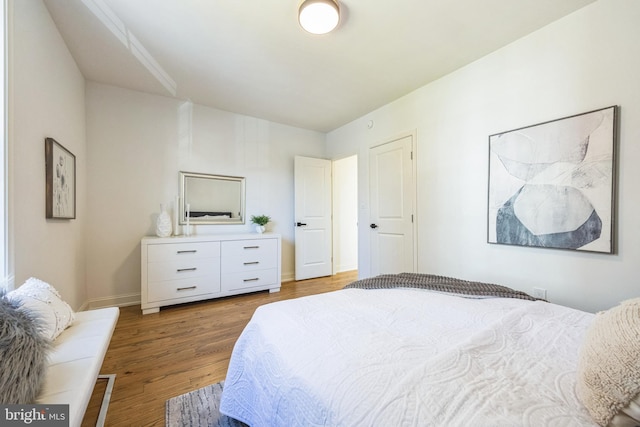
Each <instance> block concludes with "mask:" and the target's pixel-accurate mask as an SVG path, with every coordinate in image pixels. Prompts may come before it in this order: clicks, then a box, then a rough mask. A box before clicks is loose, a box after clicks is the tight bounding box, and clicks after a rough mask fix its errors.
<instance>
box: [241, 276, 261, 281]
mask: <svg viewBox="0 0 640 427" xmlns="http://www.w3.org/2000/svg"><path fill="white" fill-rule="evenodd" d="M258 280H260V278H259V277H254V278H253V279H244V280H243V281H244V282H257V281H258Z"/></svg>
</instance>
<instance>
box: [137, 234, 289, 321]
mask: <svg viewBox="0 0 640 427" xmlns="http://www.w3.org/2000/svg"><path fill="white" fill-rule="evenodd" d="M140 246H141V252H142V259H141V270H142V271H141V273H142V274H141V291H142V298H141V305H142V313H143V314H149V313H157V312H158V311H159V310H160V307H164V306H167V305H172V304H181V303H185V302H192V301H200V300H204V299H210V298H219V297H224V296H228V295H236V294H242V293H247V292H255V291H261V290H265V289H268V290H269V292H278V291H279V290H280V275H281V273H280V269H281V237H280V235H279V234H272V233H265V234H233V235H232V234H229V235H226V234H218V235H210V236H191V237H182V236H178V237H162V238H161V237H145V238H143V239H142V241H141V243H140Z"/></svg>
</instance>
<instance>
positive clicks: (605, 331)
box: [576, 298, 640, 427]
mask: <svg viewBox="0 0 640 427" xmlns="http://www.w3.org/2000/svg"><path fill="white" fill-rule="evenodd" d="M639 336H640V298H634V299H630V300H626V301H623V302H622V303H621V304H620V305H618V306H616V307H613V308H611V309H609V310H607V311H603V312H600V313H598V314H597V315H596V316H595V318H594V319H593V322H592V323H591V325H590V326H589V329H588V331H587V334H586V336H585V340H584V342H583V344H582V348H581V349H580V356H579V361H578V372H577V374H578V375H577V382H576V392H577V394H578V398H579V399H580V400H581V401H582V403H583V404H584V406H585V407H586V408H587V409H588V410H589V412H590V413H591V416H592V417H593V419H594V420H595V421H596V422H597V423H598V424H600V425H601V426H619V427H621V426H638V425H640V407H639V406H638V405H639V404H640V339H638V337H639Z"/></svg>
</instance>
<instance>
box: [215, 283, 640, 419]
mask: <svg viewBox="0 0 640 427" xmlns="http://www.w3.org/2000/svg"><path fill="white" fill-rule="evenodd" d="M425 277H426V278H427V279H425ZM425 281H427V282H430V283H428V286H422V285H421V283H420V282H425ZM496 286H497V285H490V284H482V283H477V282H466V281H461V280H458V279H451V278H442V277H440V276H431V275H407V274H405V275H387V276H380V277H378V278H374V279H365V280H363V281H357V282H355V283H354V284H351V285H349V286H348V287H347V288H345V289H343V290H339V291H335V292H330V293H326V294H320V295H314V296H309V297H302V298H298V299H295V300H286V301H281V302H276V303H271V304H267V305H264V306H261V307H259V308H258V309H257V310H256V312H255V313H254V315H253V317H252V319H251V321H250V322H249V323H248V325H247V326H246V328H245V329H244V331H243V333H242V334H241V336H240V337H239V339H238V341H237V342H236V345H235V347H234V350H233V354H232V357H231V360H230V364H229V369H228V372H227V377H226V379H225V383H224V391H223V394H222V399H221V406H220V411H221V412H222V413H223V414H225V415H227V416H230V417H232V418H235V419H237V420H240V421H242V422H244V423H246V424H248V425H250V426H253V427H259V426H392V425H393V426H399V425H403V426H404V425H406V426H429V425H433V426H462V425H465V426H466V425H474V426H520V425H523V426H592V425H598V424H597V422H596V419H594V417H593V414H592V413H590V409H589V410H588V409H587V408H586V407H585V406H584V405H583V403H582V401H581V399H579V398H578V396H577V392H576V388H577V387H576V382H577V377H578V374H577V370H578V365H579V353H580V351H579V350H580V348H581V346H582V345H583V342H584V341H585V335H586V334H587V332H588V330H589V328H590V325H591V324H592V323H593V321H594V317H596V316H594V315H593V314H590V313H586V312H582V311H578V310H574V309H571V308H567V307H562V306H559V305H556V304H551V303H548V302H545V301H540V300H535V299H534V298H532V297H529V296H528V295H526V294H523V293H521V292H517V291H513V290H510V289H509V288H504V287H496ZM492 287H494V288H492ZM510 292H511V293H510ZM496 295H497V296H496ZM637 306H638V313H639V314H640V301H639V302H638V304H637ZM632 317H633V316H632ZM638 317H639V318H640V316H638ZM636 327H637V325H633V327H632V328H636ZM635 333H636V334H637V333H638V329H635ZM636 338H637V335H636ZM630 357H631V358H633V356H630ZM631 363H636V362H634V361H632V362H631ZM636 382H638V381H636ZM639 387H640V386H639ZM637 391H640V389H637V390H635V391H634V390H632V391H631V393H637ZM632 397H633V396H632ZM629 400H630V399H629ZM629 400H627V401H626V403H627V404H628V403H629ZM619 409H620V408H617V410H619ZM632 409H633V408H632ZM632 415H633V414H632ZM636 415H638V414H636ZM620 417H623V418H624V417H626V415H624V414H622V413H621V414H620V416H618V415H616V418H615V419H616V420H620V419H622V418H620ZM612 418H613V417H609V418H608V420H607V422H608V421H611V419H612ZM623 421H626V418H625V419H624V420H623ZM604 425H606V424H604ZM616 425H637V424H633V423H631V424H624V423H620V424H616Z"/></svg>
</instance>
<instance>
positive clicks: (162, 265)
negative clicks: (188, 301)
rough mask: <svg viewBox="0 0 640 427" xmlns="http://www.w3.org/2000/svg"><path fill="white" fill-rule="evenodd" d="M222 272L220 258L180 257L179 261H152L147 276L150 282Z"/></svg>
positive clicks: (214, 274)
mask: <svg viewBox="0 0 640 427" xmlns="http://www.w3.org/2000/svg"><path fill="white" fill-rule="evenodd" d="M219 274H220V258H204V259H178V260H177V261H165V262H150V263H148V264H147V277H148V280H149V281H150V282H157V281H161V280H177V279H188V278H193V277H202V276H216V275H219Z"/></svg>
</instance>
